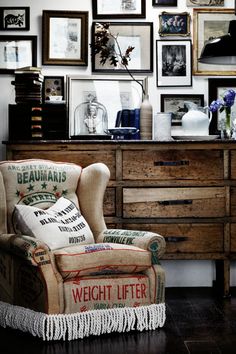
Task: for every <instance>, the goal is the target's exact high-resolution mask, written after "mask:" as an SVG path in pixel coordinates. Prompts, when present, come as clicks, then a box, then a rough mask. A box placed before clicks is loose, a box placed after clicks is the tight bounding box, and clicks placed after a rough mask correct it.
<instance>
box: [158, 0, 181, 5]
mask: <svg viewBox="0 0 236 354" xmlns="http://www.w3.org/2000/svg"><path fill="white" fill-rule="evenodd" d="M177 5H178V0H152V6H162V7H164V6H177Z"/></svg>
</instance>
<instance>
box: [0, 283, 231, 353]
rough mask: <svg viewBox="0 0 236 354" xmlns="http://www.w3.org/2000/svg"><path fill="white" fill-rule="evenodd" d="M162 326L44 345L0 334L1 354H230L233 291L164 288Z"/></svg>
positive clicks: (23, 336) (5, 332) (24, 337)
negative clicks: (225, 296) (216, 292)
mask: <svg viewBox="0 0 236 354" xmlns="http://www.w3.org/2000/svg"><path fill="white" fill-rule="evenodd" d="M166 306H167V320H166V324H165V326H164V327H163V328H162V329H160V330H156V331H148V332H141V333H140V332H130V333H125V334H112V335H102V336H100V337H89V338H86V339H83V340H76V341H71V342H61V341H60V342H51V343H45V342H43V341H41V340H40V339H35V338H34V337H32V336H30V335H27V334H24V333H21V332H19V331H14V330H11V329H3V328H0V353H1V354H19V353H21V354H163V353H170V354H175V353H176V354H185V353H186V354H189V353H191V354H195V353H201V354H203V353H204V354H218V353H224V354H231V353H234V354H235V353H236V289H233V290H232V293H231V298H230V299H222V298H215V297H214V296H213V294H212V290H211V289H209V288H207V289H206V288H182V289H181V288H177V289H176V288H175V289H174V288H168V289H167V290H166Z"/></svg>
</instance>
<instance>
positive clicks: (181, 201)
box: [158, 199, 193, 205]
mask: <svg viewBox="0 0 236 354" xmlns="http://www.w3.org/2000/svg"><path fill="white" fill-rule="evenodd" d="M158 203H159V204H160V205H183V204H192V203H193V201H192V200H191V199H179V200H161V201H159V202H158Z"/></svg>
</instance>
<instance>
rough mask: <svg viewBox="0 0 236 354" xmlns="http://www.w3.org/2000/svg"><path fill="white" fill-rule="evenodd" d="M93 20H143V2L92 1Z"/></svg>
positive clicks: (142, 0)
mask: <svg viewBox="0 0 236 354" xmlns="http://www.w3.org/2000/svg"><path fill="white" fill-rule="evenodd" d="M92 12H93V18H94V19H106V18H107V19H118V18H145V17H146V1H145V0H112V1H110V0H92Z"/></svg>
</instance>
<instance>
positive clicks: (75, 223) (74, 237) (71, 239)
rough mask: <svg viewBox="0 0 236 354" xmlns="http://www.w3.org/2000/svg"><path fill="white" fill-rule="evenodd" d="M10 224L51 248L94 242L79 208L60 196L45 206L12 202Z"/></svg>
mask: <svg viewBox="0 0 236 354" xmlns="http://www.w3.org/2000/svg"><path fill="white" fill-rule="evenodd" d="M13 224H14V227H15V230H14V231H15V232H16V233H21V234H24V235H28V236H33V237H36V238H37V239H39V240H41V241H43V242H45V243H46V244H47V245H48V246H49V247H50V248H51V249H52V250H55V249H57V248H61V247H66V246H70V245H75V244H85V243H86V244H89V243H94V238H93V234H92V231H91V230H90V227H89V225H88V224H87V222H86V220H85V219H84V217H83V216H82V215H81V213H80V210H79V209H78V208H77V207H76V205H75V204H74V203H73V202H71V201H70V200H69V199H66V198H64V197H61V198H60V199H58V201H57V202H56V203H55V204H54V205H53V206H52V207H50V208H48V209H46V210H43V209H40V208H36V207H33V206H29V205H21V204H19V205H16V207H15V209H14V212H13Z"/></svg>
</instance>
